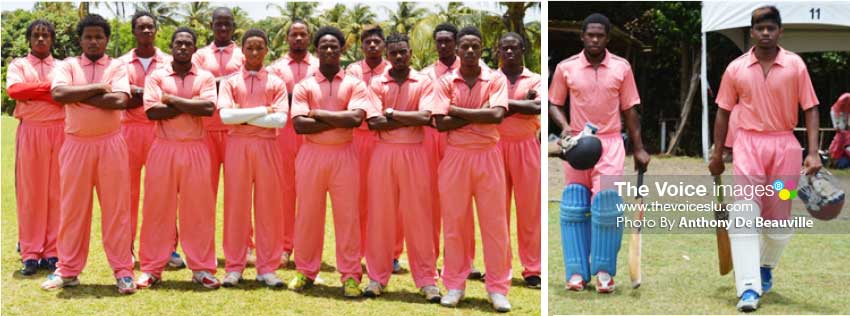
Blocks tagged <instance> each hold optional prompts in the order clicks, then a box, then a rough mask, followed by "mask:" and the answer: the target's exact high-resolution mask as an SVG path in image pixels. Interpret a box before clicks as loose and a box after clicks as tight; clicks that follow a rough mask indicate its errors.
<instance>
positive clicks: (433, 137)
mask: <svg viewBox="0 0 850 316" xmlns="http://www.w3.org/2000/svg"><path fill="white" fill-rule="evenodd" d="M457 32H458V30H457V26H455V25H454V24H451V23H442V24H439V25H437V27H435V28H434V32H433V39H434V43H436V44H437V56H438V57H437V61H435V62H434V64H432V65H430V66H428V67H425V68H424V69H422V71H420V72H421V73H424V74H426V75H428V76H429V77H430V78H431V81H432V82H434V84H435V86H438V85H439V83H440V78H442V77H443V76H445V75H446V74H447V73H450V72H452V71H454V70H457V69H458V68H460V57H458V55H457ZM479 66H481V67H482V68H485V69H489V68H488V67H487V65H486V64H485V63H484V62H483V61H479ZM423 144H424V145H425V148H426V150H427V152H428V158H429V161H430V162H431V172H432V173H431V178H432V181H433V182H434V183H433V187H435V188H436V187H437V179H438V177H437V170H438V169H439V165H440V161H441V160H442V159H443V156H444V154H445V152H446V133H445V132H440V131H438V130H437V129H436V128H426V129H425V141H424V142H423ZM434 200H435V201H439V200H440V195H439V190H434ZM469 207H470V212H471V211H472V205H470V206H469ZM433 214H434V223H435V224H434V247H435V249H437V254H439V253H440V238H441V237H442V235H441V228H440V226H441V225H440V223H441V221H442V218H441V216H440V206H439V203H434V213H433ZM466 225H467V226H468V228H467V229H464V231H465V232H469V233H470V234H472V233H474V232H475V221H474V219H471V220H470V221H469V223H467V224H466ZM464 239H465V240H468V241H469V243H468V244H467V247H468V248H467V250H466V251H465V252H466V253H468V254H469V255H470V257H469V261H470V262H472V261H473V260H474V259H475V236H474V235H469V236H467V237H464ZM470 264H471V263H470ZM483 276H484V274H482V273H481V271H479V270H478V269H476V268H475V267H474V266H471V267H470V270H469V276H468V277H469V279H471V280H478V279H481V278H482V277H483Z"/></svg>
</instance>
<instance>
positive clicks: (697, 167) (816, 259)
mask: <svg viewBox="0 0 850 316" xmlns="http://www.w3.org/2000/svg"><path fill="white" fill-rule="evenodd" d="M630 158H631V157H629V158H627V159H626V162H627V164H626V166H627V167H626V169H627V172H631V169H632V163H631V161H632V160H631V159H630ZM729 167H731V166H729ZM729 167H727V170H730V168H729ZM561 170H562V169H561V163H560V162H559V161H557V160H550V161H549V174H550V183H549V197H550V203H549V224H548V225H549V228H548V232H549V247H548V256H549V274H548V275H549V284H548V286H549V287H548V290H549V294H548V296H549V297H548V301H549V313H550V314H552V315H557V314H734V313H737V311H736V310H735V303H737V299H736V298H735V279H734V276H733V274H731V273H730V274H728V275H726V276H720V274H719V273H718V267H717V254H716V243H715V237H714V234H674V235H671V234H644V235H643V258H642V269H643V282H642V285H641V287H640V288H638V289H631V286H629V284H630V281H629V274H628V262H627V260H628V242H629V237H630V235H628V234H627V235H624V237H623V244H622V248H621V250H620V253H619V257H618V262H617V276H616V277H615V281H616V284H617V290H616V292H614V293H613V294H609V295H599V294H597V293H596V292H595V290H593V287H591V290H586V291H583V292H580V293H578V292H567V291H566V290H564V284H565V282H566V280H565V275H564V260H563V252H562V249H561V233H560V224H559V204H558V202H556V201H554V200H553V199H560V194H561V191H562V190H563V188H564V183H563V173H562V171H561ZM706 172H707V171H706V168H705V165H704V164H703V162H702V160H701V159H693V158H660V157H653V161H652V162H651V164H650V169H649V173H647V177H650V176H652V175H658V174H663V175H671V174H701V173H706ZM837 174H840V175H841V177H842V178H843V179H842V183H843V186H844V187H845V188H848V187H850V185H848V182H850V179H848V178H850V177H848V176H847V173H846V172H838V173H837ZM797 203H798V202H795V206H794V210H795V211H794V215H804V214H806V213H805V211H802V212H799V211H797V210H800V209H801V208H800V207H799V204H797ZM847 208H848V207H847V206H845V212H843V214H842V215H841V216H840V217H839V218H838V219H835V220H833V221H831V222H829V225H835V226H840V229H842V230H843V231H845V232H847V231H848V225H850V213H848V212H847ZM848 262H850V238H848V234H840V235H839V234H831V235H827V234H796V235H795V236H794V237H793V238H792V239H791V243H790V244H789V245H788V247H787V248H786V249H785V252H784V253H783V255H782V259H781V260H780V263H779V266H778V267H777V268H776V269H775V270H774V280H775V281H774V287H773V289H772V290H771V292H769V293H767V294H766V295H765V296H764V298H763V299H762V301H761V303H762V305H761V308H759V310H758V312H757V313H758V314H850V265H848ZM593 282H595V279H594V280H593Z"/></svg>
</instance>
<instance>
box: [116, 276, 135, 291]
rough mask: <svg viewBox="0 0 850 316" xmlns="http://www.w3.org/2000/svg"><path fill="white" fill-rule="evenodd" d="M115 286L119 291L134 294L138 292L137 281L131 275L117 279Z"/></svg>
mask: <svg viewBox="0 0 850 316" xmlns="http://www.w3.org/2000/svg"><path fill="white" fill-rule="evenodd" d="M115 286H116V287H118V293H121V294H133V293H136V282H135V281H134V280H133V277H131V276H125V277H123V278H117V279H115Z"/></svg>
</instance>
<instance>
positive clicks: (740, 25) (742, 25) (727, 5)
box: [700, 0, 850, 159]
mask: <svg viewBox="0 0 850 316" xmlns="http://www.w3.org/2000/svg"><path fill="white" fill-rule="evenodd" d="M768 4H771V5H775V6H776V8H777V9H779V12H780V14H781V16H782V26H783V28H784V31H783V35H782V37H781V38H780V39H779V45H781V46H782V47H783V48H785V49H788V50H790V51H793V52H797V53H803V52H824V51H850V1H846V0H845V1H805V2H777V3H764V2H748V1H704V2H703V3H702V69H701V71H702V72H701V75H700V78H701V81H702V83H701V86H702V105H703V106H702V151H703V157H704V158H705V159H708V156H709V154H710V153H709V152H708V149H709V146H710V140H709V139H710V135H709V126H708V122H709V121H708V105H709V103H708V94H707V93H706V92H707V90H708V78H707V76H706V74H707V69H708V65H707V63H706V45H707V42H706V33H708V32H719V33H720V34H723V35H724V36H726V37H728V38H729V39H730V40H732V42H734V43H735V45H737V46H738V48H740V49H741V51H746V50H747V49H749V47H750V43H749V42H750V39H749V34H750V33H749V27H750V17H751V15H752V12H753V10H755V9H756V8H758V7H761V6H764V5H768Z"/></svg>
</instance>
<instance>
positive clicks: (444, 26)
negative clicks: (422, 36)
mask: <svg viewBox="0 0 850 316" xmlns="http://www.w3.org/2000/svg"><path fill="white" fill-rule="evenodd" d="M439 32H449V33H452V36H453V37H454V36H457V26H455V25H454V24H451V23H440V25H437V27H436V28H434V34H431V37H432V38H436V37H437V33H439Z"/></svg>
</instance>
